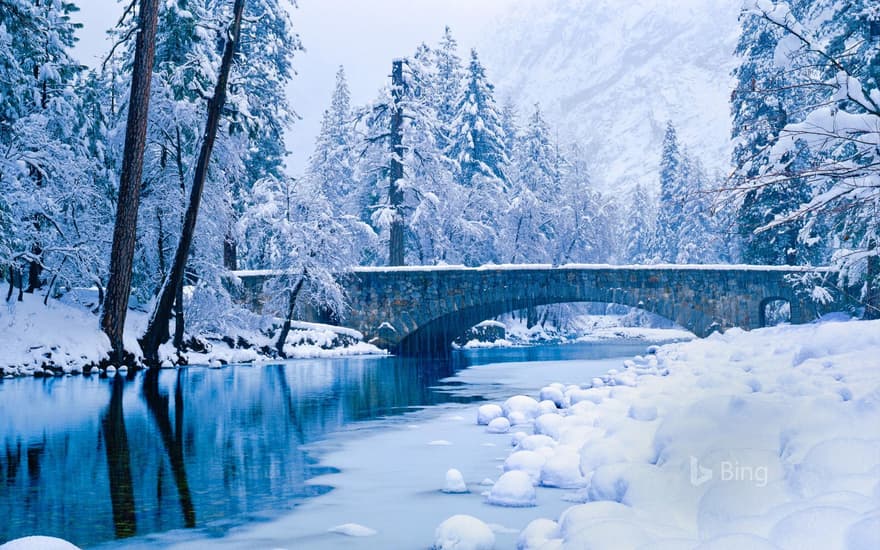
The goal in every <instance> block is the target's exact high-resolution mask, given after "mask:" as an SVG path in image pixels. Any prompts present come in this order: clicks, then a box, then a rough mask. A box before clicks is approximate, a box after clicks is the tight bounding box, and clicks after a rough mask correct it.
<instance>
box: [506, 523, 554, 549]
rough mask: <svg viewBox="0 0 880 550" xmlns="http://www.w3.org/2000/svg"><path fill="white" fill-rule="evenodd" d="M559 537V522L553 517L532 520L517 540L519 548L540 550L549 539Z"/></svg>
mask: <svg viewBox="0 0 880 550" xmlns="http://www.w3.org/2000/svg"><path fill="white" fill-rule="evenodd" d="M558 538H559V524H558V523H556V522H555V521H553V520H551V519H546V518H538V519H536V520H532V521H531V522H530V523H529V524H528V525H526V528H525V529H523V530H522V531H521V532H520V534H519V538H518V539H517V541H516V547H517V550H538V549H540V548H542V547H543V546H544V545H545V544H546V543H547V542H548V541H550V540H552V539H558Z"/></svg>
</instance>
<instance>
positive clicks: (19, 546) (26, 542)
mask: <svg viewBox="0 0 880 550" xmlns="http://www.w3.org/2000/svg"><path fill="white" fill-rule="evenodd" d="M0 549H2V550H80V548H79V546H76V545H74V544H71V543H69V542H67V541H66V540H64V539H59V538H55V537H43V536H33V537H22V538H20V539H15V540H11V541H9V542H7V543H6V544H3V545H0Z"/></svg>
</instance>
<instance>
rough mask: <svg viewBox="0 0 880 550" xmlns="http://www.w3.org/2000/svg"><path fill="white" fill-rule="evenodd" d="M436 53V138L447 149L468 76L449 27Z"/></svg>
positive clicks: (438, 143)
mask: <svg viewBox="0 0 880 550" xmlns="http://www.w3.org/2000/svg"><path fill="white" fill-rule="evenodd" d="M433 53H434V71H433V72H434V75H435V76H434V82H433V96H434V97H433V104H434V105H435V106H436V110H437V129H436V132H435V139H436V140H437V145H438V146H439V147H440V149H441V150H443V151H445V150H446V149H447V148H448V147H449V144H450V136H451V134H452V122H453V120H454V119H455V113H456V105H457V102H458V99H459V96H460V95H461V87H462V79H463V78H464V69H463V68H462V66H461V58H460V57H458V42H457V41H456V40H455V38H453V36H452V30H451V29H450V28H449V27H448V26H447V27H446V28H445V29H444V30H443V37H442V38H441V39H440V43H439V44H438V45H437V48H436V49H435V50H434V52H433Z"/></svg>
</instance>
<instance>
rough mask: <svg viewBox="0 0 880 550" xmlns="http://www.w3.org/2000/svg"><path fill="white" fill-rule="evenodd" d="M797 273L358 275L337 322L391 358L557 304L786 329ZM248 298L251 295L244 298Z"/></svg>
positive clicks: (581, 269)
mask: <svg viewBox="0 0 880 550" xmlns="http://www.w3.org/2000/svg"><path fill="white" fill-rule="evenodd" d="M802 271H803V269H799V268H785V267H771V266H767V267H764V266H750V267H738V266H697V265H691V266H675V265H668V266H662V265H661V266H619V267H615V266H564V267H550V266H512V267H497V268H464V267H461V268H458V267H455V268H450V267H444V268H434V269H432V268H430V267H411V268H406V267H404V268H389V269H376V268H363V269H358V270H355V271H354V272H352V273H351V274H349V275H347V276H346V277H345V279H344V280H343V284H344V286H345V289H346V293H347V295H348V297H349V300H350V303H349V306H350V307H349V310H348V312H347V313H346V314H345V316H344V317H343V318H342V319H341V320H340V321H341V324H343V325H345V326H349V327H352V328H356V329H357V330H359V331H361V332H362V333H363V334H364V339H365V340H366V341H368V342H371V343H374V344H376V345H378V346H380V347H383V348H386V349H391V350H394V351H396V352H398V353H403V354H407V353H418V354H432V353H434V354H444V353H446V352H447V350H448V349H449V344H450V342H452V341H453V339H454V338H456V337H457V336H459V335H461V334H462V333H463V332H464V331H465V330H467V329H468V328H469V327H472V326H474V325H475V324H477V323H479V322H480V321H483V320H484V319H490V318H493V317H496V316H498V315H500V314H502V313H506V312H509V311H514V310H518V309H525V308H528V307H532V306H539V305H546V304H553V303H564V302H602V303H614V304H622V305H627V306H631V307H637V308H640V309H644V310H646V311H650V312H652V313H656V314H657V315H660V316H663V317H666V318H667V319H670V320H672V321H675V322H676V323H678V324H679V325H681V326H682V327H684V328H686V329H688V330H690V331H691V332H693V333H694V334H696V335H697V336H707V335H708V334H710V333H711V332H713V331H715V330H724V329H727V328H731V327H739V328H743V329H753V328H758V327H760V326H763V325H764V324H765V320H764V318H763V309H764V305H765V304H767V303H768V302H769V301H771V300H774V299H783V300H787V301H788V302H789V303H790V304H791V322H792V323H795V324H797V323H804V322H808V321H810V320H812V318H813V316H814V312H813V308H812V307H810V306H809V305H808V304H807V303H806V301H805V299H804V298H802V297H801V296H799V295H798V294H797V293H796V292H795V290H794V289H793V288H792V286H791V285H790V283H789V282H788V281H787V280H786V276H787V275H789V274H791V273H801V272H802ZM240 278H241V279H242V281H243V282H244V287H245V296H244V297H243V299H244V300H247V301H250V302H251V303H252V304H254V307H259V302H260V299H259V293H257V292H254V291H252V290H248V289H258V288H262V282H263V281H264V280H265V276H261V275H248V276H240ZM248 292H252V293H251V294H247V293H248Z"/></svg>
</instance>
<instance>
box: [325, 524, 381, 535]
mask: <svg viewBox="0 0 880 550" xmlns="http://www.w3.org/2000/svg"><path fill="white" fill-rule="evenodd" d="M327 531H329V532H330V533H338V534H340V535H345V536H347V537H372V536H373V535H375V534H376V530H375V529H370V528H369V527H366V526H364V525H361V524H359V523H343V524H342V525H337V526H336V527H331V528H330V529H327Z"/></svg>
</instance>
